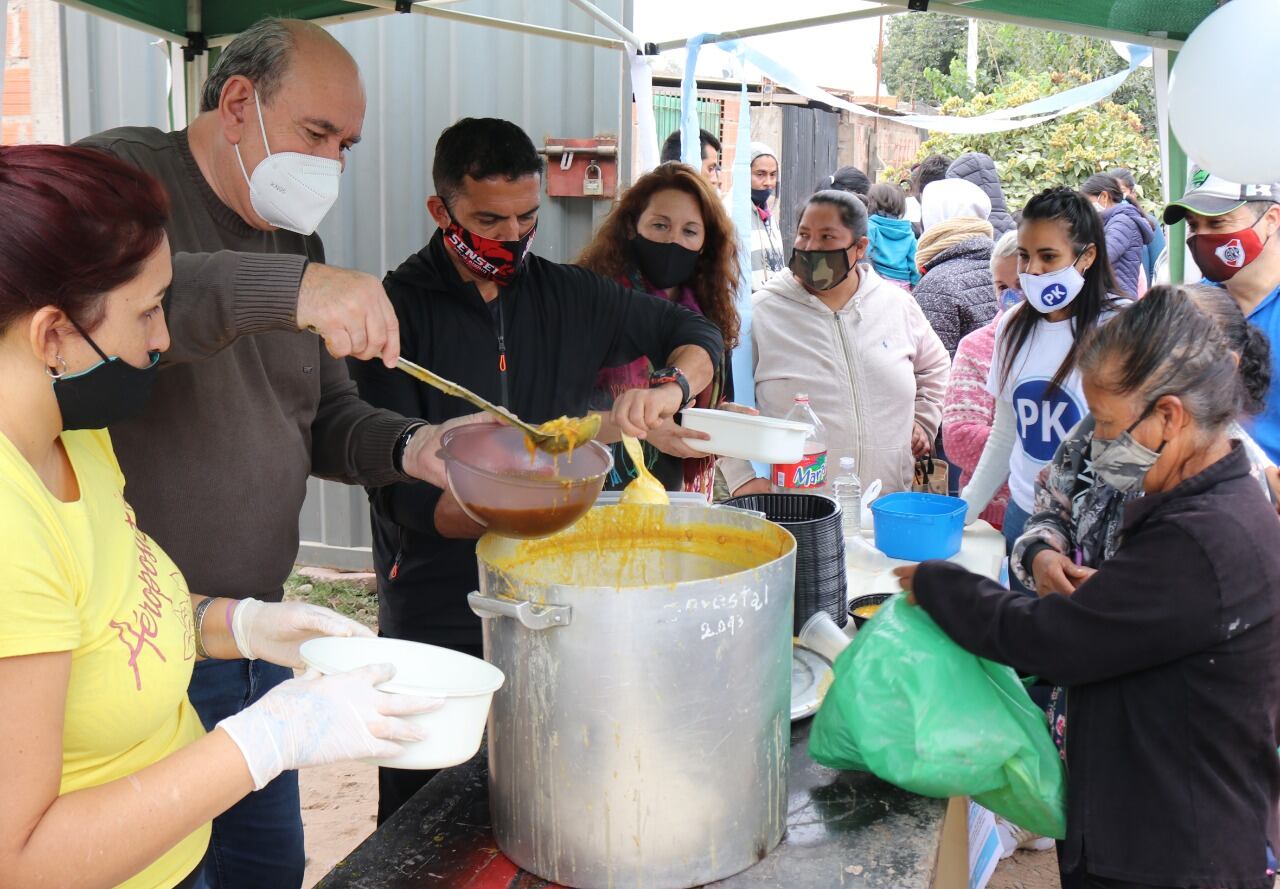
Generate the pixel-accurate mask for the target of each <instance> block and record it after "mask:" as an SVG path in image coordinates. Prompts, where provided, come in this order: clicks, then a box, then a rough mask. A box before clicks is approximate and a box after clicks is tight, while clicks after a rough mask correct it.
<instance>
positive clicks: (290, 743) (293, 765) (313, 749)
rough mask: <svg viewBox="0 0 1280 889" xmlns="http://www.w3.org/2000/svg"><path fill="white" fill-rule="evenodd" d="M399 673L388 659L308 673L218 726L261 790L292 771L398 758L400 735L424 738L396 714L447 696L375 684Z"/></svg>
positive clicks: (431, 706) (407, 738) (413, 711)
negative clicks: (330, 671) (405, 691)
mask: <svg viewBox="0 0 1280 889" xmlns="http://www.w3.org/2000/svg"><path fill="white" fill-rule="evenodd" d="M395 672H396V671H395V667H393V666H391V665H390V664H375V665H371V666H368V667H362V668H361V669H359V670H352V671H351V672H349V673H336V674H334V675H332V676H319V677H318V678H313V677H317V676H318V674H315V673H307V674H306V675H305V676H303V677H302V678H300V679H290V680H289V681H288V682H284V683H281V684H280V685H278V686H276V687H275V688H273V689H271V691H269V692H267V693H266V694H265V695H263V697H262V700H260V701H258V702H257V703H256V704H253V705H252V706H250V707H247V708H246V709H244V710H241V711H240V712H239V713H237V714H235V715H234V716H228V717H227V718H226V719H224V720H222V721H221V722H219V723H218V726H217V727H218V728H220V729H222V730H223V731H225V732H226V733H227V734H228V735H230V736H231V740H233V741H235V743H236V746H237V747H239V748H240V752H241V753H242V754H243V755H244V760H245V763H246V764H248V766H249V773H250V774H251V775H252V776H253V786H254V789H255V790H261V789H262V788H263V787H265V786H267V784H268V783H270V782H271V781H272V779H274V778H275V777H276V776H277V775H279V774H280V773H281V772H284V771H287V770H288V769H300V768H306V767H307V766H319V765H326V764H328V763H334V762H344V761H346V760H349V759H366V758H372V757H378V758H382V757H390V756H396V755H397V754H399V753H400V752H401V751H402V749H403V748H402V747H401V746H400V745H399V744H397V743H396V741H420V740H422V735H421V734H420V733H419V732H418V731H417V729H415V728H414V726H413V725H412V724H411V723H409V722H408V721H406V720H404V719H399V718H397V717H401V716H412V715H414V714H417V713H426V712H427V711H429V710H434V709H436V708H437V707H439V706H440V704H441V703H442V702H441V701H440V700H439V699H437V698H427V697H419V696H417V695H400V694H394V695H393V694H388V693H387V692H381V691H378V690H377V689H376V688H374V686H375V685H380V684H382V683H383V682H387V681H389V680H390V679H391V677H392V676H394V675H395Z"/></svg>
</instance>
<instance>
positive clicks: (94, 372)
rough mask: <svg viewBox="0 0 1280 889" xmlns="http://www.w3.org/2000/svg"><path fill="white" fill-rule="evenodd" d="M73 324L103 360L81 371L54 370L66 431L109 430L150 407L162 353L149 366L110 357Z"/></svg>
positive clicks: (55, 392)
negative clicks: (153, 385) (70, 372)
mask: <svg viewBox="0 0 1280 889" xmlns="http://www.w3.org/2000/svg"><path fill="white" fill-rule="evenodd" d="M71 324H72V326H74V327H75V329H76V330H78V331H79V332H80V335H81V336H82V337H84V339H85V342H87V343H88V344H89V345H90V346H92V347H93V351H95V352H97V353H98V355H100V356H101V357H102V361H101V362H99V363H98V364H95V365H94V366H93V367H91V368H89V369H88V370H82V371H80V373H77V374H67V375H64V374H58V375H56V376H55V373H56V372H55V371H54V370H52V369H50V371H49V376H51V377H53V394H54V397H55V398H57V399H58V410H60V411H62V428H63V430H64V431H68V432H69V431H71V430H73V429H105V428H107V427H108V426H110V425H112V424H114V423H119V422H120V421H122V420H128V419H130V418H131V417H136V416H137V415H138V414H140V413H141V412H142V409H143V408H144V407H145V406H146V404H147V397H148V396H149V395H150V394H151V386H152V384H154V383H155V381H156V365H157V364H158V363H159V361H160V353H159V352H152V353H151V363H150V364H148V365H147V366H146V367H134V366H133V365H132V364H130V363H129V362H127V361H125V360H123V359H122V358H120V357H119V356H112V357H110V358H108V357H107V355H106V353H105V352H103V351H102V350H101V349H99V348H98V344H97V343H95V342H94V341H93V339H92V338H91V337H90V336H89V334H87V333H85V332H84V329H83V328H81V327H80V325H79V324H76V322H74V321H72V322H71Z"/></svg>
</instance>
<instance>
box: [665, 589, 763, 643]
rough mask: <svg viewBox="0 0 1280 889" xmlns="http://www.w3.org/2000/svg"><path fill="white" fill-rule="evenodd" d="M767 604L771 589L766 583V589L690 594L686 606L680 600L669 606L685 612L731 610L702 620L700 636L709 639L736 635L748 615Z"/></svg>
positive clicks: (744, 624)
mask: <svg viewBox="0 0 1280 889" xmlns="http://www.w3.org/2000/svg"><path fill="white" fill-rule="evenodd" d="M768 604H769V589H768V587H766V588H765V589H763V590H751V589H743V590H741V591H740V592H734V593H718V594H716V595H715V596H711V597H708V598H703V597H699V596H691V597H689V598H687V599H685V601H684V605H683V607H682V606H681V605H680V603H677V602H672V603H670V604H668V605H667V606H666V607H667V608H671V609H678V610H680V611H682V612H684V613H686V614H696V613H698V612H707V611H714V612H722V613H723V612H729V613H726V614H721V615H716V616H713V617H709V618H708V619H707V620H705V621H701V622H700V624H699V627H698V631H699V638H700V639H703V640H706V639H714V638H715V637H717V636H723V635H729V636H734V635H736V634H737V633H738V631H740V630H741V629H742V628H743V627H745V626H746V618H747V617H749V616H750V615H752V614H754V613H756V612H758V611H762V610H764V608H765V607H766V606H767V605H768Z"/></svg>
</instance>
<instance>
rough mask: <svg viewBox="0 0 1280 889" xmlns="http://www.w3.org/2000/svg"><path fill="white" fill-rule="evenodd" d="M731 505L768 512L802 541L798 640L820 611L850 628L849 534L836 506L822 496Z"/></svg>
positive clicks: (752, 499)
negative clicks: (846, 536) (846, 549)
mask: <svg viewBox="0 0 1280 889" xmlns="http://www.w3.org/2000/svg"><path fill="white" fill-rule="evenodd" d="M725 505H727V506H736V507H738V508H740V509H750V510H754V511H755V512H762V513H764V516H765V518H766V519H768V520H769V521H771V522H774V523H776V524H779V525H781V526H782V527H784V528H786V529H787V530H788V531H790V532H791V533H792V535H793V536H794V537H795V538H796V622H795V632H796V634H797V635H799V633H800V628H801V627H803V626H804V622H805V621H807V620H808V619H809V618H811V617H813V615H814V614H815V613H817V612H818V611H825V612H827V614H829V615H831V619H832V620H834V621H835V622H836V625H837V626H841V627H843V626H844V625H845V624H846V623H848V621H849V611H848V596H849V587H848V582H847V579H846V577H845V561H844V529H843V527H842V524H841V517H840V505H839V504H838V503H836V501H835V500H833V499H831V498H830V497H823V496H821V495H819V494H748V495H747V496H745V497H734V498H732V499H729V500H726V501H725Z"/></svg>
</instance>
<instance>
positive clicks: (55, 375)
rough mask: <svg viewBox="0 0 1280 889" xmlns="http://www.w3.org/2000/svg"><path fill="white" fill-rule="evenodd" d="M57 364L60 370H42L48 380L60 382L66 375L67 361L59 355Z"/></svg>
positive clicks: (47, 368) (50, 368) (48, 368)
mask: <svg viewBox="0 0 1280 889" xmlns="http://www.w3.org/2000/svg"><path fill="white" fill-rule="evenodd" d="M58 364H59V365H60V366H61V368H62V369H61V370H54V369H53V368H52V367H46V368H45V369H44V372H45V373H47V374H48V375H49V378H50V379H52V380H60V379H62V378H63V377H65V376H66V375H67V359H65V358H63V357H62V356H61V355H59V356H58Z"/></svg>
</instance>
